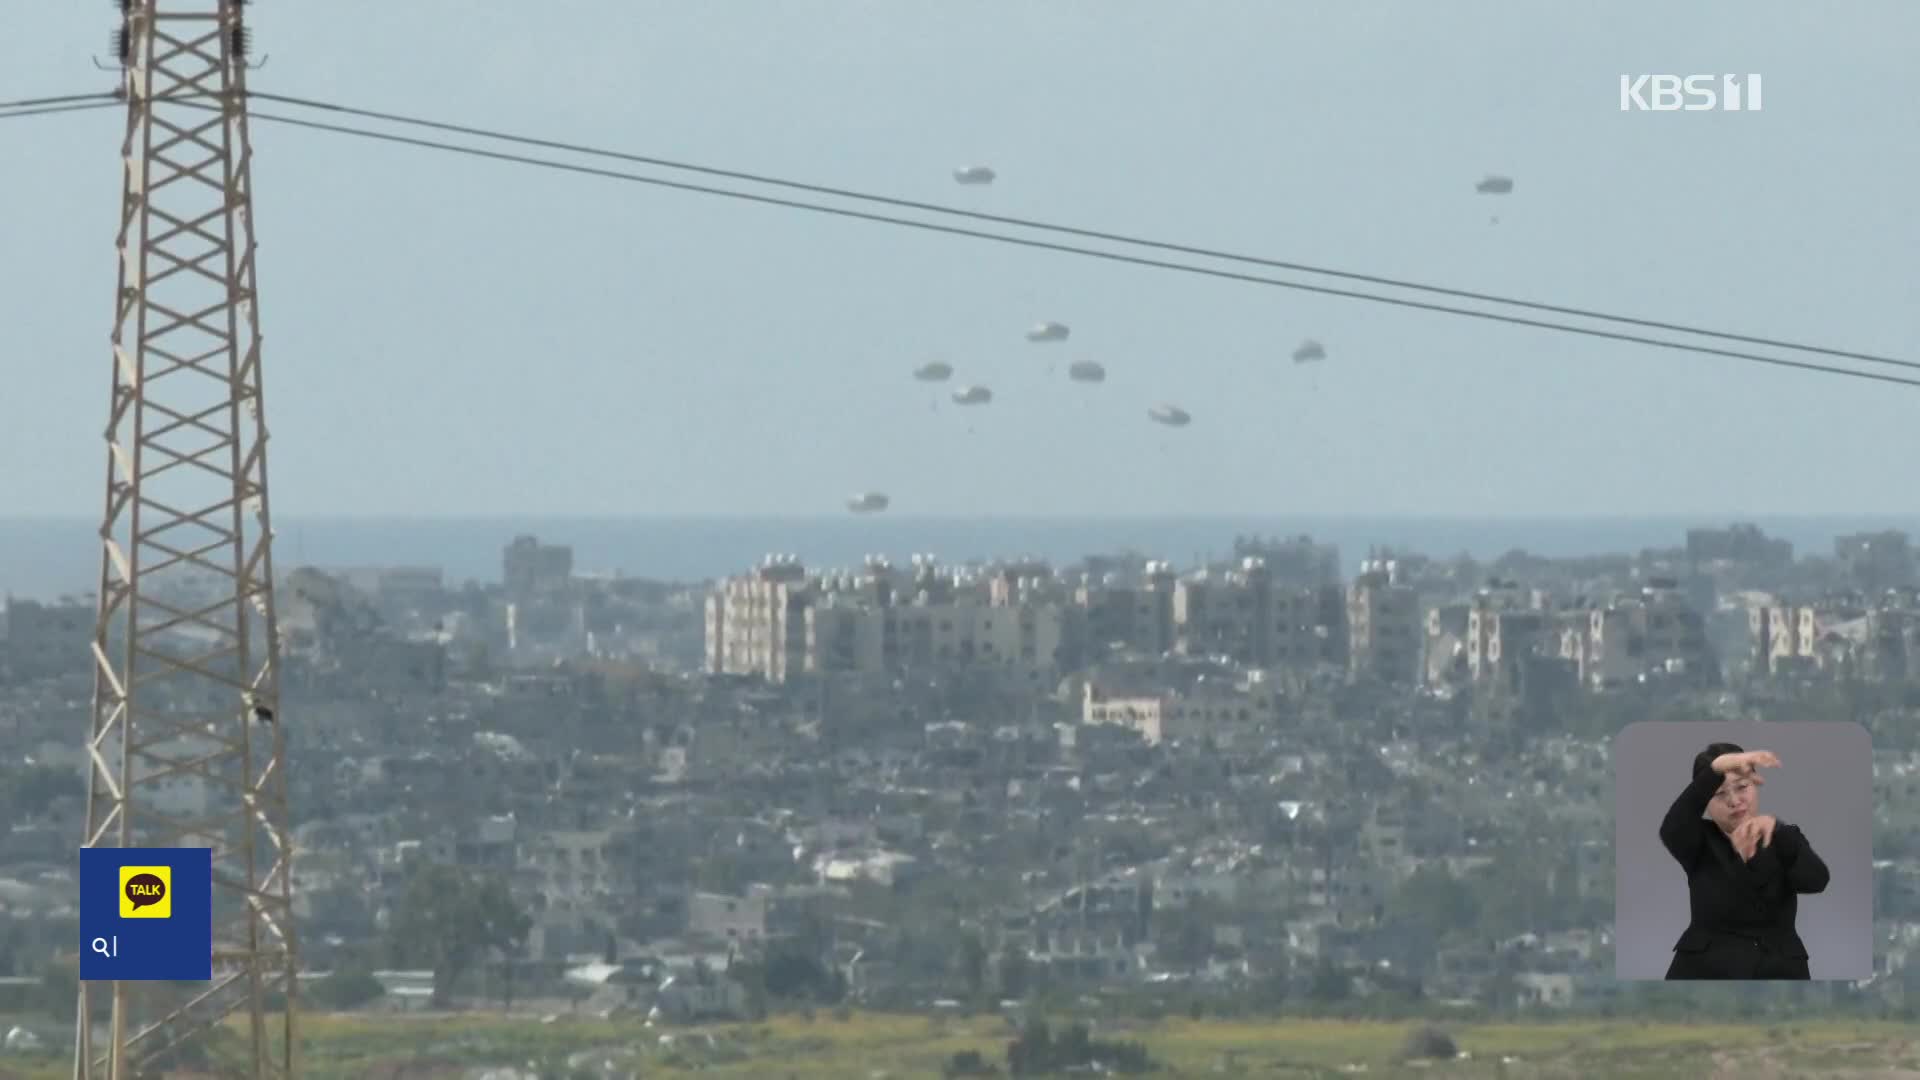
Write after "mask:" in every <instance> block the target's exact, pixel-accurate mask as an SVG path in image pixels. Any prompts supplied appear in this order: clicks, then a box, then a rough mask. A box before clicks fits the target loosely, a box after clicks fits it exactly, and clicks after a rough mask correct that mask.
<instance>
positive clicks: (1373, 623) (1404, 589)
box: [1347, 559, 1426, 686]
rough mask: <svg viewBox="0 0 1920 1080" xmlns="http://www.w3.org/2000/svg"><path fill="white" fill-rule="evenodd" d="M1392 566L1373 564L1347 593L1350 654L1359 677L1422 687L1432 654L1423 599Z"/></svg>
mask: <svg viewBox="0 0 1920 1080" xmlns="http://www.w3.org/2000/svg"><path fill="white" fill-rule="evenodd" d="M1396 570H1397V567H1396V566H1395V564H1394V563H1393V561H1392V560H1384V559H1383V560H1374V559H1369V560H1367V561H1365V562H1363V563H1361V564H1360V574H1359V576H1358V577H1356V578H1354V580H1353V584H1352V586H1351V587H1350V588H1349V589H1348V590H1347V627H1348V651H1349V655H1350V658H1351V664H1352V671H1353V673H1354V674H1355V675H1356V676H1371V677H1373V678H1377V679H1379V680H1381V681H1382V682H1386V683H1389V684H1392V685H1396V686H1414V685H1418V683H1419V681H1420V675H1421V664H1422V661H1423V660H1424V658H1425V654H1426V647H1425V646H1426V640H1425V634H1424V629H1425V625H1424V624H1425V620H1424V619H1423V618H1422V616H1421V612H1420V597H1419V594H1417V593H1416V592H1414V590H1413V589H1412V588H1410V587H1409V586H1407V585H1404V584H1401V582H1400V581H1399V578H1398V577H1397V574H1396Z"/></svg>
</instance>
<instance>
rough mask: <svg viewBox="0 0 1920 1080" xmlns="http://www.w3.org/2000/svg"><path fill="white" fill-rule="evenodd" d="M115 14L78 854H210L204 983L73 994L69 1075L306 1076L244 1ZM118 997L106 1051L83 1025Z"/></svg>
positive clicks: (154, 5)
mask: <svg viewBox="0 0 1920 1080" xmlns="http://www.w3.org/2000/svg"><path fill="white" fill-rule="evenodd" d="M117 6H118V8H119V10H120V14H121V26H120V30H119V32H118V33H117V34H115V35H114V48H115V51H116V52H117V53H118V55H119V60H120V64H121V66H122V68H123V69H124V74H125V81H124V84H123V93H124V95H125V98H126V105H127V111H126V118H127V126H126V138H125V141H124V143H123V144H122V147H121V156H122V158H123V163H124V168H125V184H124V188H123V193H122V197H121V209H120V235H119V253H120V283H119V288H118V290H117V291H116V293H115V296H114V325H113V339H112V340H113V399H112V407H111V409H110V413H109V419H108V422H107V432H106V435H107V449H108V461H107V478H106V509H105V514H104V520H103V523H102V525H101V530H100V536H101V540H102V542H103V551H102V555H101V569H100V587H99V593H98V597H99V616H98V621H97V623H96V625H95V629H94V640H93V650H92V656H93V663H94V693H93V702H94V704H93V716H92V725H91V731H90V733H89V738H88V741H87V750H88V754H89V756H90V758H91V767H90V769H89V770H88V778H87V831H86V836H85V837H84V839H83V841H82V843H83V844H84V845H86V846H89V847H93V846H99V847H206V848H211V849H212V850H213V903H214V928H213V957H212V959H213V980H212V982H211V983H207V984H197V983H196V984H187V988H186V989H182V988H181V985H180V984H171V983H120V982H116V983H111V984H90V983H82V984H81V989H80V1001H79V1013H78V1021H79V1022H78V1023H77V1024H76V1032H75V1036H74V1076H75V1078H76V1080H94V1078H110V1080H134V1078H136V1077H140V1076H143V1075H149V1074H152V1073H154V1072H156V1071H158V1070H159V1069H161V1068H164V1067H166V1065H167V1063H168V1062H169V1061H170V1060H171V1061H184V1060H185V1059H187V1058H188V1055H189V1054H191V1055H192V1057H195V1058H198V1057H200V1056H201V1055H209V1054H211V1055H213V1057H214V1060H212V1061H209V1062H207V1063H206V1064H203V1065H201V1066H200V1067H201V1068H202V1069H207V1068H212V1069H213V1070H215V1071H219V1072H230V1073H233V1074H236V1075H239V1076H244V1077H284V1076H291V1075H293V1072H294V1046H295V1038H294V1015H295V1013H294V996H295V995H294V991H295V989H296V987H295V985H294V984H295V973H296V971H297V970H298V969H297V965H296V960H295V955H296V953H295V940H294V932H293V918H292V915H293V910H292V885H291V874H290V862H291V857H292V845H291V838H290V836H289V834H288V831H287V829H288V821H287V775H286V757H285V745H286V743H285V739H284V737H283V736H282V733H281V717H280V708H279V706H280V701H279V690H280V686H279V670H278V663H277V661H278V654H279V633H278V628H277V626H276V625H275V622H274V606H273V560H272V557H271V555H270V551H271V541H272V537H273V531H272V529H271V528H270V524H269V523H270V520H271V519H270V518H269V516H268V505H267V462H266V445H267V430H266V427H265V424H264V422H263V419H262V408H261V380H260V331H259V326H258V323H257V310H256V304H255V300H256V295H257V294H256V291H255V286H254V241H253V222H252V218H253V206H252V202H253V200H252V190H253V184H252V178H251V154H250V151H249V140H248V134H247V101H246V67H247V61H246V53H247V29H246V27H245V25H244V22H243V19H242V7H243V0H119V2H118V4H117ZM109 993H110V994H111V1025H110V1028H109V1032H110V1034H109V1035H108V1036H107V1038H106V1040H105V1042H106V1045H105V1046H102V1045H100V1043H101V1041H102V1040H101V1039H99V1038H97V1037H96V1033H95V1031H94V1023H93V1022H92V1018H93V1017H94V1016H95V1014H96V1013H97V1012H105V1011H106V1004H107V1003H106V1001H105V1000H104V998H105V996H106V995H108V994H109ZM276 997H277V998H279V1000H277V1001H275V1000H273V999H274V998H276ZM240 1018H244V1021H245V1022H244V1025H242V1026H240V1027H238V1028H237V1029H236V1028H235V1026H234V1024H233V1023H232V1021H235V1020H239V1019H240ZM235 1048H237V1049H235ZM222 1049H224V1050H225V1051H226V1052H224V1053H223V1052H221V1051H222ZM222 1058H225V1059H226V1060H225V1061H222V1060H220V1059H222Z"/></svg>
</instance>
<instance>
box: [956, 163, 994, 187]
mask: <svg viewBox="0 0 1920 1080" xmlns="http://www.w3.org/2000/svg"><path fill="white" fill-rule="evenodd" d="M998 175H999V174H998V173H995V172H994V171H993V170H992V169H989V168H988V167H986V166H985V165H962V166H961V167H959V168H957V169H955V170H953V178H954V180H955V181H956V182H958V183H962V184H968V185H978V184H991V183H993V181H994V178H995V177H996V176H998Z"/></svg>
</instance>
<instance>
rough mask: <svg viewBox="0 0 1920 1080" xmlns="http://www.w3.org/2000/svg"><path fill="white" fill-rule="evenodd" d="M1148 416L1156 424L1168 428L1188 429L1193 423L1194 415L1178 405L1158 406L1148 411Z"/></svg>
mask: <svg viewBox="0 0 1920 1080" xmlns="http://www.w3.org/2000/svg"><path fill="white" fill-rule="evenodd" d="M1147 416H1148V417H1149V418H1150V419H1152V420H1153V422H1154V423H1156V424H1165V425H1167V426H1168V427H1186V426H1187V425H1188V424H1191V423H1193V414H1192V413H1190V412H1188V411H1187V410H1185V409H1183V408H1181V407H1180V406H1178V405H1156V406H1154V407H1153V408H1151V409H1148V410H1147Z"/></svg>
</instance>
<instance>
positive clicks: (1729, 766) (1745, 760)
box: [1713, 750, 1780, 784]
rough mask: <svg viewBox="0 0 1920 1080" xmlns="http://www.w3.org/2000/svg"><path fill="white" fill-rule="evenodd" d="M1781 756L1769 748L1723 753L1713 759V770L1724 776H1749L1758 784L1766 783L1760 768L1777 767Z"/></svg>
mask: <svg viewBox="0 0 1920 1080" xmlns="http://www.w3.org/2000/svg"><path fill="white" fill-rule="evenodd" d="M1779 767H1780V758H1779V757H1778V756H1776V755H1775V754H1774V753H1773V752H1772V751H1769V750H1748V751H1745V752H1744V753H1739V754H1721V755H1720V756H1719V757H1717V758H1714V759H1713V771H1714V772H1717V773H1720V774H1721V775H1723V776H1727V775H1731V776H1748V777H1752V778H1753V782H1754V783H1756V784H1760V783H1765V781H1763V780H1761V779H1760V774H1759V772H1758V771H1757V770H1759V769H1777V768H1779Z"/></svg>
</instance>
